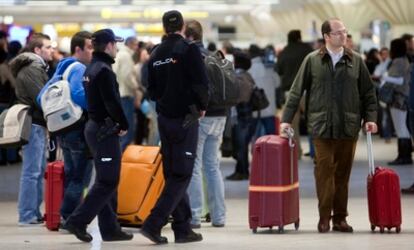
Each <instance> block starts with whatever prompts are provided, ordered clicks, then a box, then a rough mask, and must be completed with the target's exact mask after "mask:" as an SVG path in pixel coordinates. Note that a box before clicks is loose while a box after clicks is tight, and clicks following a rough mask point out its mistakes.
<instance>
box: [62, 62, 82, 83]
mask: <svg viewBox="0 0 414 250" xmlns="http://www.w3.org/2000/svg"><path fill="white" fill-rule="evenodd" d="M78 64H80V62H73V63H71V64H70V65H69V66H68V67H67V68H66V69H65V72H63V75H62V79H64V80H67V79H68V76H69V73H70V71H71V70H72V69H73V67H75V66H76V65H78Z"/></svg>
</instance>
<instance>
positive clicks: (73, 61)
mask: <svg viewBox="0 0 414 250" xmlns="http://www.w3.org/2000/svg"><path fill="white" fill-rule="evenodd" d="M91 39H92V34H91V33H90V32H87V31H81V32H78V33H76V34H75V35H74V36H73V37H72V40H71V44H70V52H71V54H72V57H69V58H65V59H62V60H61V61H60V62H59V64H58V65H57V66H56V71H55V74H54V75H53V77H52V79H51V80H50V81H49V82H48V83H47V84H46V85H45V87H44V88H43V89H42V91H41V92H40V94H39V95H38V101H40V100H41V99H42V96H43V94H45V93H47V89H48V88H50V87H52V85H53V84H54V83H56V82H57V81H59V80H61V79H62V76H65V77H66V79H64V80H66V81H67V82H66V83H67V84H68V85H69V89H68V90H69V91H70V95H62V96H61V97H60V98H65V97H66V98H70V99H71V100H72V101H73V102H74V103H75V105H78V106H79V107H81V108H82V110H83V114H82V117H81V118H80V119H79V120H78V121H77V122H76V123H75V124H73V125H72V126H70V127H68V128H64V130H63V132H60V133H58V134H57V140H58V142H59V145H60V146H61V148H62V151H63V159H64V162H65V167H64V169H65V181H64V196H63V201H62V206H61V209H60V213H61V217H62V223H61V227H62V228H64V223H65V221H66V219H67V218H68V217H69V216H70V215H71V214H72V212H73V211H74V210H75V208H76V207H77V206H78V205H79V203H80V202H81V200H82V194H83V190H84V188H85V187H87V185H88V184H89V181H90V178H91V173H92V160H91V159H90V157H89V150H88V145H87V144H86V141H85V136H84V134H83V131H84V129H85V122H86V112H85V111H86V109H87V104H86V97H85V89H84V87H83V83H82V78H83V74H84V73H85V69H86V66H85V65H88V64H89V63H90V62H91V60H92V52H93V47H92V40H91ZM40 104H41V102H40ZM43 104H45V103H43ZM43 107H44V105H43ZM43 112H46V111H45V110H43ZM50 119H52V118H50ZM48 124H50V123H49V122H48Z"/></svg>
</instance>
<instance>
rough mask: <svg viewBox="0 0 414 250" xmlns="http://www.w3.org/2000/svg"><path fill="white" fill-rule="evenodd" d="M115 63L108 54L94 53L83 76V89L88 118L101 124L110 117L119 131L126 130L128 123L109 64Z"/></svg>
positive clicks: (114, 76)
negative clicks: (117, 125) (118, 126)
mask: <svg viewBox="0 0 414 250" xmlns="http://www.w3.org/2000/svg"><path fill="white" fill-rule="evenodd" d="M114 62H115V61H114V59H113V58H112V57H110V56H109V55H108V54H106V53H103V52H94V53H93V57H92V62H91V64H89V65H88V67H87V68H86V71H85V75H84V79H85V80H84V88H85V92H86V99H87V102H88V103H87V104H88V115H89V118H90V119H92V120H93V121H95V122H98V123H101V122H103V121H104V120H105V118H107V117H110V118H111V119H112V120H113V121H115V122H116V123H118V124H119V125H120V129H122V130H127V129H128V121H127V119H126V117H125V114H124V110H123V109H122V106H121V97H120V95H119V86H118V82H117V81H116V75H115V73H114V72H113V71H112V67H111V64H113V63H114Z"/></svg>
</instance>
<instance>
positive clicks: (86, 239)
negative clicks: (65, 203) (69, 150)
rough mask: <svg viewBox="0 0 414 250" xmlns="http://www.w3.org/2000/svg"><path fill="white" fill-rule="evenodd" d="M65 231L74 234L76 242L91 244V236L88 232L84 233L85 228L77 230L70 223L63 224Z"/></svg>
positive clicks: (77, 228)
mask: <svg viewBox="0 0 414 250" xmlns="http://www.w3.org/2000/svg"><path fill="white" fill-rule="evenodd" d="M65 227H66V230H68V231H69V233H71V234H74V235H75V236H76V238H78V240H80V241H83V242H91V241H92V239H93V238H92V235H90V234H89V233H88V232H86V226H85V227H82V228H79V227H77V226H75V225H73V224H71V223H67V222H66V224H65Z"/></svg>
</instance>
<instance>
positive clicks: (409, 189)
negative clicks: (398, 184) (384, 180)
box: [401, 184, 414, 194]
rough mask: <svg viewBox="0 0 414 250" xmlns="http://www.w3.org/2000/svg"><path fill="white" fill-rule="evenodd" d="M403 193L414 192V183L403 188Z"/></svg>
mask: <svg viewBox="0 0 414 250" xmlns="http://www.w3.org/2000/svg"><path fill="white" fill-rule="evenodd" d="M401 193H403V194H414V184H413V185H411V187H409V188H402V189H401Z"/></svg>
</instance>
